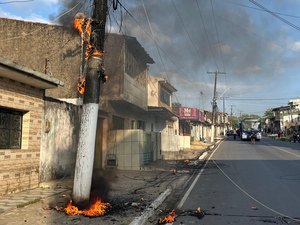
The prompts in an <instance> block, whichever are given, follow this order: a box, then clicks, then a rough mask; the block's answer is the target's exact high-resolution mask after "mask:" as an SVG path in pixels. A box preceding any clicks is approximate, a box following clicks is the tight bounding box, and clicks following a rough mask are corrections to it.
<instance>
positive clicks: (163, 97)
mask: <svg viewBox="0 0 300 225" xmlns="http://www.w3.org/2000/svg"><path fill="white" fill-rule="evenodd" d="M160 101H161V102H163V103H165V104H166V105H168V106H171V94H170V93H169V92H167V91H166V90H164V89H162V88H161V89H160Z"/></svg>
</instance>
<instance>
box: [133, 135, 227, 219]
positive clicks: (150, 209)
mask: <svg viewBox="0 0 300 225" xmlns="http://www.w3.org/2000/svg"><path fill="white" fill-rule="evenodd" d="M220 142H221V140H218V141H217V142H216V143H215V144H213V145H211V146H209V147H208V149H209V150H212V149H214V148H215V147H216V146H217V145H218V144H219V143H220ZM208 154H209V153H208V152H207V151H205V152H204V153H203V154H201V155H200V156H199V158H198V160H200V161H203V160H205V159H206V158H207V156H208ZM171 193H172V189H170V188H168V189H166V190H165V191H164V192H163V193H162V194H160V195H159V196H158V197H157V198H156V199H155V200H154V202H153V203H151V205H150V206H149V207H147V208H146V209H145V211H144V212H143V213H142V214H141V215H140V216H139V217H135V218H134V220H133V221H132V222H131V223H130V224H129V225H143V224H145V222H146V221H147V220H148V218H149V217H151V216H152V215H154V210H155V209H157V208H158V207H159V206H160V205H161V204H162V203H163V201H164V200H165V199H166V198H167V197H168V196H169V195H170V194H171Z"/></svg>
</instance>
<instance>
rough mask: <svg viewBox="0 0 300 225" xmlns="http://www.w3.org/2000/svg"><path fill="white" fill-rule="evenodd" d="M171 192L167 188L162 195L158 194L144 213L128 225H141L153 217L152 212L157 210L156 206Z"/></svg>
mask: <svg viewBox="0 0 300 225" xmlns="http://www.w3.org/2000/svg"><path fill="white" fill-rule="evenodd" d="M171 192H172V190H171V189H170V188H168V189H167V190H165V191H164V192H163V193H162V194H160V195H159V196H158V197H157V198H156V199H155V200H154V202H152V203H151V205H150V206H149V207H148V208H146V209H145V211H144V212H143V213H142V215H140V216H139V217H135V219H134V220H133V221H132V222H131V223H130V224H129V225H143V224H144V223H145V222H146V220H147V219H148V218H149V217H150V216H152V215H154V210H155V209H157V207H158V206H160V205H161V203H163V201H164V200H165V199H166V198H167V197H168V196H169V195H170V194H171Z"/></svg>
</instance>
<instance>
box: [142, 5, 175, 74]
mask: <svg viewBox="0 0 300 225" xmlns="http://www.w3.org/2000/svg"><path fill="white" fill-rule="evenodd" d="M142 3H143V8H144V11H145V14H146V18H147V22H148V25H149V28H150V32H151V35H152V39H153V41H154V45H155V47H156V50H157V53H158V56H159V59H160V61H161V64H162V66H163V68H164V70H165V73H166V76H167V70H166V65H165V63H164V61H163V60H162V57H161V54H160V51H159V48H158V44H157V42H156V40H155V38H154V35H153V30H152V26H151V23H150V20H149V16H148V13H147V10H146V7H145V3H144V0H142ZM167 78H168V79H169V77H168V76H167Z"/></svg>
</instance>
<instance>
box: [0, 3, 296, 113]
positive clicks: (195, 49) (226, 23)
mask: <svg viewBox="0 0 300 225" xmlns="http://www.w3.org/2000/svg"><path fill="white" fill-rule="evenodd" d="M91 2H92V0H85V1H83V0H72V1H68V0H64V1H59V0H28V1H26V0H25V1H24V2H22V0H21V1H9V0H0V17H4V18H14V19H19V20H28V21H37V22H42V23H51V24H53V23H61V24H62V25H68V24H70V23H69V22H68V21H70V20H71V18H72V17H73V16H74V14H75V13H77V12H79V11H83V12H85V13H86V14H88V13H90V12H91V10H92V8H91ZM119 2H120V3H121V4H119V5H118V7H117V9H116V10H114V9H113V7H112V0H109V15H108V17H107V24H106V27H107V32H109V33H120V34H125V35H129V36H134V37H136V38H137V40H138V41H139V42H140V43H141V45H142V46H143V47H144V48H145V50H146V51H147V52H148V53H149V55H150V56H151V57H152V58H153V59H154V61H155V64H151V65H149V69H150V74H151V75H154V76H159V77H163V78H166V79H167V80H168V81H169V82H170V83H171V84H172V85H173V86H174V87H175V88H176V89H177V90H178V91H177V92H176V93H175V94H174V97H173V102H179V103H181V104H182V105H183V106H186V107H197V108H201V109H202V108H204V109H206V110H211V101H212V97H213V90H214V80H215V72H216V71H219V72H220V73H218V76H217V98H218V101H217V103H218V108H219V110H220V111H223V103H225V111H226V112H227V113H229V114H231V112H232V114H233V115H236V116H239V115H241V114H257V115H263V114H264V112H265V111H266V110H267V109H269V108H274V107H279V106H283V105H287V103H288V101H289V100H290V99H294V98H297V97H300V85H299V84H300V82H299V81H300V76H299V75H300V74H299V71H300V63H299V61H300V13H299V12H300V1H299V0H284V1H282V0H272V1H270V0H184V1H183V0H151V1H150V0H119ZM83 3H84V4H85V5H82V4H83ZM60 15H63V16H60ZM223 97H224V101H223Z"/></svg>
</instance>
